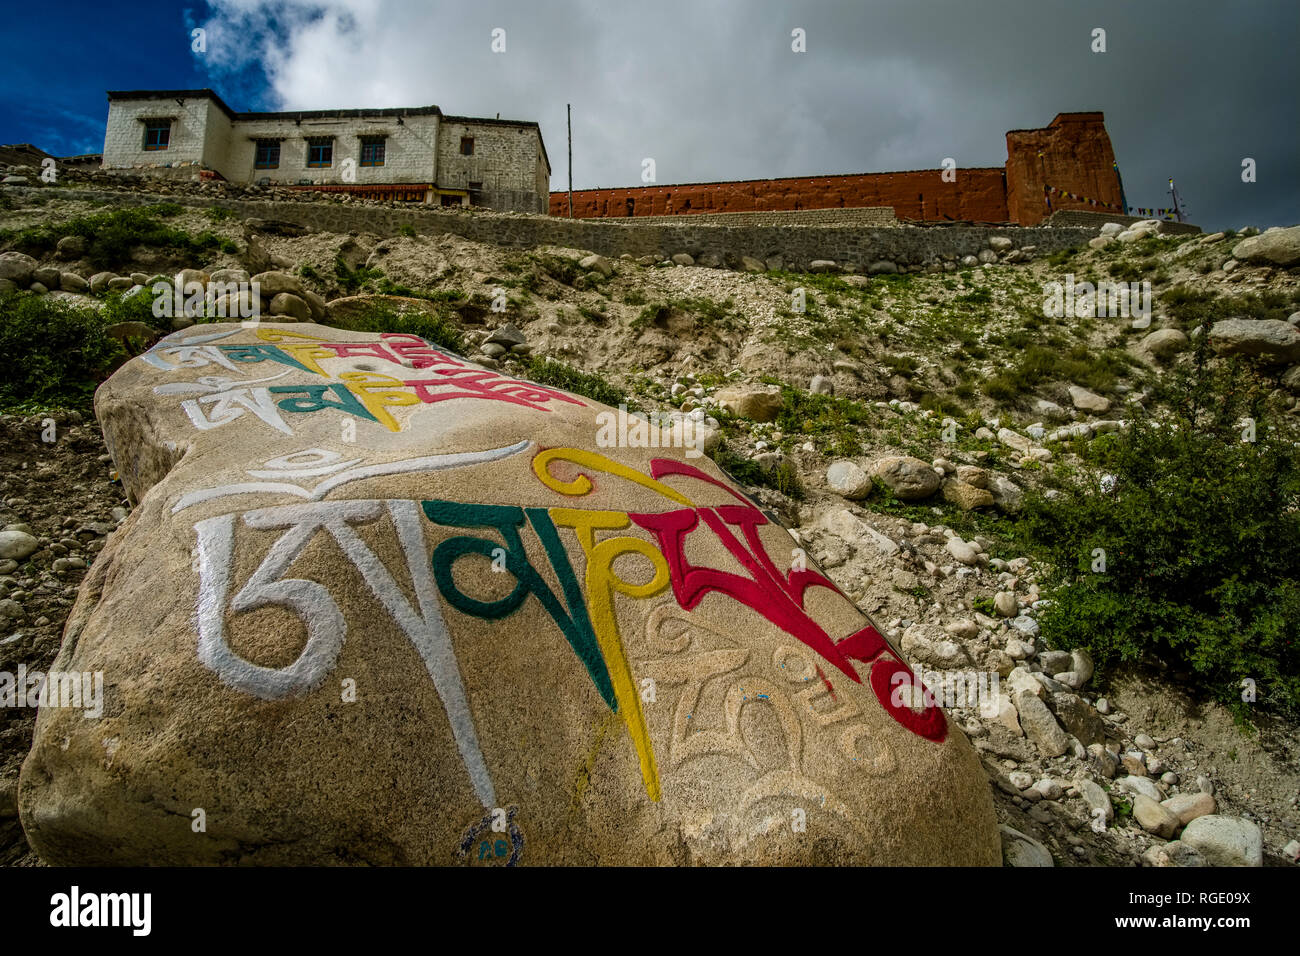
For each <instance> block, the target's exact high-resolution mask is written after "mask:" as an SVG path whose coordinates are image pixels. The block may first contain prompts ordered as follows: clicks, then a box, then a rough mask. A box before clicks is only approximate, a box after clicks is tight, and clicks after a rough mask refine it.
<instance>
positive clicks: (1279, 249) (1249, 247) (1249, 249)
mask: <svg viewBox="0 0 1300 956" xmlns="http://www.w3.org/2000/svg"><path fill="white" fill-rule="evenodd" d="M1232 257H1233V258H1234V259H1240V260H1242V261H1244V262H1249V263H1252V264H1253V265H1264V266H1294V265H1297V264H1300V226H1290V227H1287V228H1285V229H1270V230H1268V231H1267V232H1262V233H1260V234H1259V235H1258V236H1250V237H1249V238H1247V239H1243V240H1241V242H1239V243H1237V244H1236V245H1235V246H1233V247H1232Z"/></svg>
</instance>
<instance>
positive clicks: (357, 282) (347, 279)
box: [334, 256, 384, 294]
mask: <svg viewBox="0 0 1300 956" xmlns="http://www.w3.org/2000/svg"><path fill="white" fill-rule="evenodd" d="M383 275H384V273H383V270H381V269H368V268H366V267H365V266H357V267H356V268H355V269H351V268H349V267H348V264H347V263H346V262H344V261H343V257H342V256H336V257H335V259H334V278H335V279H337V280H338V283H339V285H340V286H341V287H342V288H343V289H344V290H345V291H346V292H348V293H349V294H351V293H353V292H356V291H357V290H358V289H360V288H361V287H362V286H364V285H367V284H368V283H370V282H373V281H374V280H376V279H381V278H383Z"/></svg>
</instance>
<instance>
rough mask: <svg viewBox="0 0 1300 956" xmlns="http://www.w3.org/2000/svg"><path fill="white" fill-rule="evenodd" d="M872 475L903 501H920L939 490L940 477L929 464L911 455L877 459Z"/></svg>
mask: <svg viewBox="0 0 1300 956" xmlns="http://www.w3.org/2000/svg"><path fill="white" fill-rule="evenodd" d="M871 474H872V475H874V476H875V477H877V478H879V479H880V480H881V481H883V482H884V483H885V484H886V485H888V486H889V490H890V491H892V492H893V493H894V497H896V498H899V499H900V500H902V501H919V500H920V499H922V498H929V497H930V496H931V495H932V494H934V493H935V492H936V491H938V490H939V482H940V478H939V475H938V474H937V473H936V472H935V470H934V468H933V467H932V466H931V465H930V463H929V462H926V461H922V460H921V459H919V458H912V457H911V456H910V455H891V456H889V457H886V458H880V459H877V460H876V462H875V463H874V464H873V465H872V466H871Z"/></svg>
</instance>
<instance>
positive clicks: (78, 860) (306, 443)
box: [19, 323, 1000, 866]
mask: <svg viewBox="0 0 1300 956" xmlns="http://www.w3.org/2000/svg"><path fill="white" fill-rule="evenodd" d="M95 410H96V414H97V416H98V417H99V420H100V423H101V424H102V426H103V428H104V433H105V436H106V439H107V441H108V445H109V449H110V451H111V452H112V454H113V458H114V461H115V462H116V464H117V468H118V471H119V473H120V475H121V478H122V482H123V485H124V487H125V489H126V491H127V494H128V495H129V496H130V498H131V499H132V500H133V501H135V502H137V503H138V504H137V507H136V509H135V511H134V512H133V513H132V515H131V517H130V519H129V520H128V521H127V523H126V524H125V525H124V527H123V528H122V529H121V530H119V531H118V532H117V533H116V534H114V535H113V536H112V538H111V539H110V541H109V543H108V545H107V546H106V547H105V548H104V550H103V552H102V554H101V555H100V557H99V559H98V560H97V561H96V562H95V565H94V567H93V568H92V569H91V571H90V573H89V574H88V575H87V577H86V579H85V581H84V583H83V585H82V588H81V592H80V594H79V596H78V599H77V602H76V605H75V606H74V608H73V611H72V614H71V615H70V617H69V620H68V624H67V629H66V631H65V634H64V639H63V646H62V649H61V651H60V654H59V658H58V660H57V661H56V666H57V667H58V668H59V669H61V670H71V671H92V672H98V671H102V673H103V675H104V708H103V714H102V716H101V717H99V718H98V719H86V718H85V717H84V716H83V712H82V711H79V710H72V709H66V708H65V709H42V711H41V713H40V715H39V717H38V720H37V725H36V734H35V739H34V743H33V747H32V751H31V754H30V755H29V756H28V758H27V761H26V763H25V764H24V766H23V771H22V776H21V780H20V787H19V806H20V813H21V817H22V822H23V825H24V827H25V828H26V831H27V835H28V838H29V839H30V841H31V843H32V845H33V846H34V847H35V848H36V850H37V851H38V853H40V855H41V856H42V857H43V858H44V859H45V860H47V861H48V862H50V863H57V864H144V863H150V864H207V863H252V864H316V863H370V864H434V865H441V864H464V865H479V866H481V865H495V866H514V865H523V864H593V863H601V864H684V863H704V864H727V863H742V864H768V863H770V864H783V863H792V864H801V863H818V864H853V863H861V864H983V865H996V864H998V863H999V862H1000V850H999V840H998V835H997V826H996V821H995V819H994V814H993V807H992V801H991V797H990V794H989V789H988V784H987V782H986V778H985V774H984V772H983V770H982V768H981V765H980V761H979V760H978V758H977V756H976V754H975V752H974V751H973V749H972V748H971V746H970V744H969V742H968V741H967V740H966V738H965V737H964V736H963V735H962V734H961V732H960V731H958V730H956V729H955V728H953V727H951V726H950V725H949V723H948V721H947V718H946V717H945V715H944V714H943V712H942V711H941V710H939V709H938V708H937V707H935V706H933V704H930V705H928V706H927V705H925V704H924V703H923V701H924V697H923V695H921V694H916V695H915V696H913V695H911V694H908V695H907V696H906V697H905V698H904V697H903V695H900V694H898V693H896V691H897V688H898V687H899V686H900V684H902V685H907V684H910V683H911V681H912V680H913V677H912V673H911V671H910V670H909V668H908V667H907V665H906V663H905V662H904V661H903V659H902V657H901V656H900V655H899V653H898V652H897V650H895V649H894V648H893V647H892V646H891V645H890V644H889V642H888V641H886V640H885V639H884V638H883V637H882V636H881V634H880V633H879V632H878V631H877V630H876V628H875V627H874V626H873V625H872V624H871V622H870V621H869V620H868V619H867V618H866V617H865V616H864V615H863V614H862V613H861V612H860V611H859V610H858V609H857V608H856V607H855V606H854V605H853V604H852V602H851V601H849V599H848V598H846V597H845V596H844V595H843V594H842V593H841V592H840V591H839V590H837V589H836V587H835V586H834V585H833V584H832V583H831V581H830V580H829V579H828V578H826V577H825V576H824V575H823V574H822V573H821V572H820V571H818V570H816V569H815V568H813V567H811V566H808V565H807V562H806V559H805V558H804V557H803V554H802V552H801V551H799V550H798V549H797V548H796V547H795V546H794V542H793V540H792V539H791V537H790V535H789V533H788V532H787V531H785V530H784V529H783V528H782V527H781V526H780V525H779V524H778V523H776V522H775V520H774V519H773V517H772V516H771V515H769V514H767V513H765V512H764V511H762V510H761V509H759V508H758V507H757V506H756V505H755V504H754V503H753V502H752V501H751V500H750V499H749V498H747V497H746V496H745V495H744V494H743V493H742V492H740V491H739V490H738V489H737V488H736V487H735V486H734V485H733V484H732V483H731V482H730V481H729V480H728V479H727V478H726V477H725V475H723V473H722V472H720V471H719V470H718V468H717V467H716V466H714V465H713V463H712V462H710V461H709V460H708V459H707V458H704V457H700V456H698V455H696V456H692V455H690V454H689V450H684V449H681V448H674V447H604V445H606V444H609V443H608V442H603V441H602V440H601V439H600V438H599V435H600V434H601V428H600V423H599V421H598V419H599V418H600V417H601V416H603V415H606V414H608V413H609V411H610V410H609V409H607V408H606V407H605V406H601V405H597V404H596V403H593V402H591V401H589V400H587V399H584V398H580V397H577V396H574V395H570V394H568V393H566V392H562V391H558V390H556V389H552V388H546V387H543V386H540V385H536V384H533V383H531V382H525V381H519V380H515V379H511V378H509V377H507V376H505V375H502V374H500V373H497V372H493V371H489V370H487V369H484V368H480V367H478V366H475V365H474V364H472V363H470V362H469V361H467V360H466V359H464V358H461V357H459V356H457V355H452V354H449V353H447V352H445V351H442V350H439V349H437V348H434V347H431V346H430V345H429V344H428V343H426V342H424V341H422V340H421V339H419V338H417V337H415V336H412V335H405V334H401V335H399V334H383V335H367V334H359V333H351V332H345V331H342V330H338V329H332V328H327V327H322V326H314V325H311V324H306V323H294V324H293V325H292V326H289V327H285V326H281V325H274V324H270V325H268V324H261V325H249V326H247V327H245V326H241V325H240V324H237V323H231V324H219V325H202V326H195V327H192V328H190V329H186V330H184V331H183V332H178V333H176V334H174V335H171V336H169V337H167V338H166V339H163V340H162V341H161V342H159V343H158V344H157V345H156V346H155V347H154V348H152V349H151V350H150V351H149V352H147V353H146V354H144V355H142V356H139V357H137V358H135V359H132V360H131V361H130V362H128V363H127V364H126V365H124V366H123V367H122V368H121V369H119V370H118V371H117V372H116V373H115V374H114V375H113V377H112V378H111V379H109V381H108V382H106V383H105V384H104V385H103V386H102V387H101V388H100V389H99V391H98V393H97V394H96V396H95ZM652 444H653V443H652ZM659 444H660V445H661V446H662V445H666V444H667V443H666V442H661V443H659ZM199 811H202V812H201V813H200V812H199Z"/></svg>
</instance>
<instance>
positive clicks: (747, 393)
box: [714, 385, 784, 422]
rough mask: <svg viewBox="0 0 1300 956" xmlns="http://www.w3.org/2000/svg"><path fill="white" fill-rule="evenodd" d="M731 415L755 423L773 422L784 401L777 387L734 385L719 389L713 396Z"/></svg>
mask: <svg viewBox="0 0 1300 956" xmlns="http://www.w3.org/2000/svg"><path fill="white" fill-rule="evenodd" d="M714 397H715V398H716V399H717V400H718V404H719V405H721V406H722V407H723V408H724V409H726V410H727V411H729V412H730V413H731V414H733V415H736V416H738V417H740V418H749V419H752V420H754V421H756V422H774V421H776V416H777V415H779V414H780V413H781V408H782V405H783V404H784V400H783V399H782V398H781V388H780V386H777V385H735V386H732V387H730V388H723V389H719V390H718V392H717V394H716V395H715V396H714Z"/></svg>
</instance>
